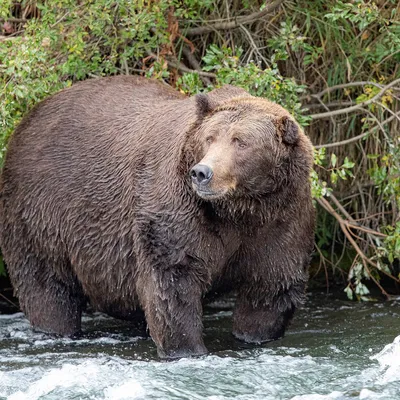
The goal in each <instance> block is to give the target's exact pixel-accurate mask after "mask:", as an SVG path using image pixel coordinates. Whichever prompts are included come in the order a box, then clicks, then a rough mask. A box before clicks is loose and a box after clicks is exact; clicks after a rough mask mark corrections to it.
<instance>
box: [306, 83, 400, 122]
mask: <svg viewBox="0 0 400 400" xmlns="http://www.w3.org/2000/svg"><path fill="white" fill-rule="evenodd" d="M398 83H400V78H399V79H395V80H394V81H393V82H391V83H389V84H388V85H386V86H384V87H383V88H382V89H381V90H380V91H379V93H377V94H376V95H375V96H374V97H372V98H371V99H369V100H366V101H363V102H362V103H359V104H356V105H355V106H351V107H347V108H342V109H339V110H333V111H328V112H326V113H320V114H312V115H310V117H311V118H312V119H313V120H316V119H322V118H328V117H333V116H335V115H342V114H348V113H350V112H352V111H356V110H359V109H361V108H363V107H365V106H367V105H369V104H371V103H373V102H374V101H376V100H378V99H379V98H381V97H382V96H383V95H384V94H385V92H386V91H387V90H389V89H390V88H391V87H393V86H396V85H397V84H398Z"/></svg>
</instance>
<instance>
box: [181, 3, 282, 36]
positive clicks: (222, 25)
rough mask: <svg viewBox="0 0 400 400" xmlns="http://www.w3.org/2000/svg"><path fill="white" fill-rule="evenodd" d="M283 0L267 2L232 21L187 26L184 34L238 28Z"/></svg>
mask: <svg viewBox="0 0 400 400" xmlns="http://www.w3.org/2000/svg"><path fill="white" fill-rule="evenodd" d="M283 1H284V0H275V1H273V2H271V3H268V4H267V5H266V6H265V7H264V9H263V10H261V11H257V12H254V13H252V14H249V15H245V16H242V17H237V18H235V19H234V20H233V21H227V22H217V23H215V24H213V25H205V26H199V27H196V28H189V29H188V30H186V32H185V34H186V35H187V36H195V35H204V34H205V33H210V32H214V31H220V30H229V29H235V28H238V27H239V26H240V25H247V24H251V23H252V22H254V21H257V20H259V19H261V18H263V17H265V16H266V15H268V14H270V13H272V12H273V11H275V10H276V9H277V8H278V7H279V6H280V5H281V4H282V3H283Z"/></svg>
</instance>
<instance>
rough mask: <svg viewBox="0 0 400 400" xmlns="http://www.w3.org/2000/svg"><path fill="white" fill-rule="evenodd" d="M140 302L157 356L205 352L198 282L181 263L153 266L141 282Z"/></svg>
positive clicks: (169, 357) (199, 284)
mask: <svg viewBox="0 0 400 400" xmlns="http://www.w3.org/2000/svg"><path fill="white" fill-rule="evenodd" d="M141 287H142V288H145V290H143V291H142V292H141V296H140V297H141V299H140V300H141V303H142V306H143V308H144V311H145V314H146V321H147V325H148V328H149V331H150V335H151V337H152V339H153V340H154V342H155V344H156V345H157V351H158V355H159V357H160V358H165V359H175V358H181V357H190V356H198V355H202V354H206V353H207V349H206V347H205V346H204V343H203V323H202V303H201V298H202V294H203V291H202V283H201V279H199V278H198V277H197V276H196V274H195V273H193V272H190V271H187V269H186V268H182V267H171V268H153V269H152V272H151V273H150V274H148V275H147V276H146V277H145V278H144V282H141Z"/></svg>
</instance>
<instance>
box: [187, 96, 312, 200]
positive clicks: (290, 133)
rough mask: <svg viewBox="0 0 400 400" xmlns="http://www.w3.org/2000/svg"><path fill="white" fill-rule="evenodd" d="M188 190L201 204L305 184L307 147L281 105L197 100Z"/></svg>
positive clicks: (243, 99)
mask: <svg viewBox="0 0 400 400" xmlns="http://www.w3.org/2000/svg"><path fill="white" fill-rule="evenodd" d="M195 101H196V107H197V117H198V123H197V128H196V132H195V133H194V134H193V136H192V140H193V143H192V149H193V150H192V151H193V159H194V163H193V164H192V165H191V169H190V172H189V175H190V180H191V185H192V188H193V189H194V190H195V192H196V193H197V195H198V196H200V197H201V198H202V199H204V200H216V199H222V198H224V197H227V196H230V197H231V196H240V197H243V196H246V197H249V196H250V197H260V196H264V195H267V194H271V193H276V192H279V191H282V190H283V189H289V190H291V187H292V186H293V187H299V185H300V186H301V185H308V179H309V173H310V170H311V166H312V145H311V143H310V140H309V139H308V138H307V136H306V135H305V134H304V133H303V131H302V129H301V128H300V127H299V125H298V124H297V123H296V122H295V120H294V118H293V117H292V116H291V115H290V114H289V112H288V111H286V110H285V109H284V108H282V107H281V106H279V105H277V104H276V103H272V102H270V101H268V100H266V99H262V98H256V97H252V96H250V95H247V97H246V96H240V97H235V98H231V99H227V100H225V99H224V100H223V101H222V102H219V103H218V102H215V100H214V99H212V97H209V96H208V95H197V96H196V99H195Z"/></svg>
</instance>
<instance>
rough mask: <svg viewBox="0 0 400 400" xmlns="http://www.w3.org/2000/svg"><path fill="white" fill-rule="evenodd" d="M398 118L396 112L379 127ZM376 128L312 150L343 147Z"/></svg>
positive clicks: (376, 127) (375, 127)
mask: <svg viewBox="0 0 400 400" xmlns="http://www.w3.org/2000/svg"><path fill="white" fill-rule="evenodd" d="M399 116H400V111H398V112H397V113H396V114H395V115H392V116H391V117H389V118H387V119H385V120H384V121H382V122H381V124H380V125H381V126H383V125H386V124H388V123H389V122H391V121H392V120H394V119H395V118H398V117H399ZM378 128H379V126H374V127H373V128H371V129H369V130H368V131H366V132H363V133H360V134H359V135H357V136H354V137H352V138H350V139H345V140H341V141H340V142H335V143H327V144H318V145H316V146H314V148H316V149H322V148H323V147H325V148H326V149H327V148H330V147H337V146H344V145H345V144H349V143H353V142H357V140H360V139H362V138H364V137H365V136H367V135H369V134H370V133H372V132H373V131H375V130H376V129H378Z"/></svg>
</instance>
